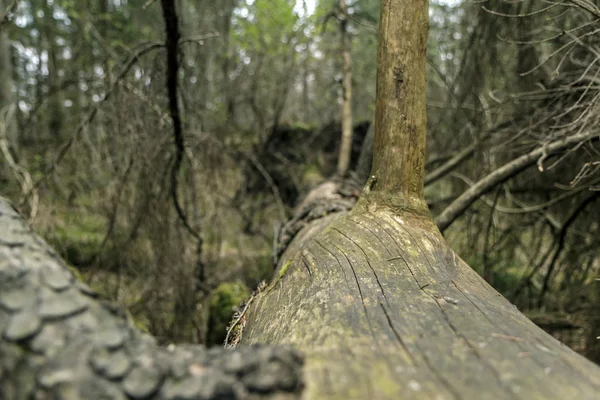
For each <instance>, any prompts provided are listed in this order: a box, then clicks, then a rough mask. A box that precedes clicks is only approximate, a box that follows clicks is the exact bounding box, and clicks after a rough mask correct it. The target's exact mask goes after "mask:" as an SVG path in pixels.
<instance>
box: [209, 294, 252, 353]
mask: <svg viewBox="0 0 600 400" xmlns="http://www.w3.org/2000/svg"><path fill="white" fill-rule="evenodd" d="M249 296H250V290H249V289H248V288H247V287H246V286H245V285H244V284H243V283H241V282H225V283H221V284H220V285H219V286H217V288H216V289H215V290H214V291H213V292H212V294H211V296H210V308H209V314H210V315H209V318H208V335H207V343H206V344H207V345H208V346H211V345H212V346H216V345H222V344H223V342H224V341H225V336H226V335H227V326H228V325H229V322H230V321H231V319H232V317H233V312H234V308H235V307H237V306H239V305H240V304H241V303H242V302H243V301H244V300H246V299H247V298H248V297H249Z"/></svg>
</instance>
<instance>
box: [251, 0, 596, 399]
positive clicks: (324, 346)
mask: <svg viewBox="0 0 600 400" xmlns="http://www.w3.org/2000/svg"><path fill="white" fill-rule="evenodd" d="M427 6H428V5H427V1H426V0H411V1H404V2H401V1H398V0H384V1H382V5H381V7H382V11H381V12H382V14H381V19H380V21H381V22H380V37H379V52H378V78H377V111H376V121H375V139H374V148H375V151H374V159H373V169H372V173H371V177H370V178H369V180H368V182H367V184H366V186H365V188H364V190H363V193H362V195H361V197H360V199H359V201H358V204H357V205H356V206H355V207H354V209H353V210H352V211H350V212H348V213H346V212H345V211H344V210H340V209H339V208H336V207H331V208H327V207H324V206H323V202H324V201H318V200H315V201H314V204H315V212H306V211H305V212H303V213H302V214H303V215H307V216H310V215H323V214H326V216H325V217H324V218H321V219H311V218H307V219H306V221H305V223H304V225H303V228H302V229H300V230H299V231H298V232H297V233H295V236H294V238H293V240H292V241H291V242H290V244H289V246H287V249H286V251H285V252H283V253H282V257H281V259H280V261H279V264H278V267H277V271H276V273H275V276H276V278H275V279H274V281H273V282H272V283H271V285H270V286H269V288H268V289H266V290H265V291H263V292H262V293H260V294H259V295H258V296H257V297H256V298H254V300H253V301H252V304H251V305H250V306H249V307H248V310H247V311H246V315H245V325H244V329H243V330H240V335H241V343H246V344H257V343H285V344H292V345H295V346H297V347H298V348H300V349H301V350H303V351H304V353H305V356H306V367H305V379H306V385H307V386H306V389H305V392H304V398H306V399H327V398H336V399H337V398H340V399H343V398H357V399H401V398H411V399H413V398H414V399H530V398H540V399H567V398H577V399H584V398H585V399H592V398H595V397H596V396H597V393H599V390H600V369H599V368H598V367H597V366H595V365H594V364H592V363H591V362H589V361H587V360H585V359H584V358H583V357H581V356H579V355H577V354H576V353H575V352H573V351H572V350H570V349H569V348H567V347H565V346H564V345H562V344H561V343H560V342H558V341H557V340H555V339H554V338H552V337H551V336H549V335H547V334H546V333H545V332H543V331H542V330H541V329H540V328H538V327H537V326H536V325H535V324H533V323H532V322H531V321H529V319H527V317H525V316H524V315H523V314H522V313H520V312H519V311H518V310H517V309H516V307H514V306H513V305H512V304H510V303H509V302H508V301H507V300H506V299H504V298H503V297H502V296H501V295H500V294H498V293H497V292H496V291H495V290H494V289H493V288H492V287H491V286H489V285H488V284H487V283H486V282H485V281H484V280H483V279H482V278H481V277H480V276H479V275H477V273H476V272H474V271H473V270H472V269H471V268H470V267H469V266H468V265H467V264H466V263H464V262H463V261H462V260H461V259H460V258H459V257H458V256H457V255H456V254H455V253H454V252H453V251H452V250H451V249H450V248H449V247H448V245H447V244H446V242H445V241H444V239H443V237H442V236H441V234H440V232H439V230H438V229H437V227H436V225H435V224H434V222H433V220H432V218H431V216H430V215H429V212H428V210H427V207H426V204H425V201H424V199H423V180H424V179H423V176H424V171H423V170H424V168H423V165H424V160H425V157H424V150H425V126H426V119H425V118H426V117H425V50H426V39H427V19H428V14H427V10H428V7H427ZM341 192H342V191H340V193H339V194H340V195H341ZM339 197H340V196H337V197H336V196H335V195H332V194H331V193H329V194H327V198H329V201H330V202H336V201H339ZM325 200H326V199H325ZM325 202H326V201H325ZM305 207H306V205H305ZM327 210H332V212H330V213H327Z"/></svg>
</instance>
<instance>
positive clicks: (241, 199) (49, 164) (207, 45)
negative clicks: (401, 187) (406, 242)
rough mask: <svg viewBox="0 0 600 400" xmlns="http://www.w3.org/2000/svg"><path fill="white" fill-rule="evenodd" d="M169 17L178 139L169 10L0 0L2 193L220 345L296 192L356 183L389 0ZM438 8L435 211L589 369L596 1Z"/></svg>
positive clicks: (162, 325) (127, 297)
mask: <svg viewBox="0 0 600 400" xmlns="http://www.w3.org/2000/svg"><path fill="white" fill-rule="evenodd" d="M177 7H178V11H179V22H180V30H181V38H180V40H179V49H180V64H181V68H180V71H179V72H180V73H179V76H178V79H177V85H176V90H177V94H178V97H179V99H180V108H179V109H180V112H181V115H180V117H181V121H182V139H183V140H182V142H181V143H179V144H181V146H180V145H179V144H178V143H175V144H174V143H173V134H172V130H173V128H172V125H171V124H172V119H171V114H170V111H169V96H168V89H169V82H168V79H167V78H166V49H165V45H164V28H163V25H164V22H163V17H162V14H161V10H160V7H159V4H157V3H156V2H153V1H145V0H134V1H132V0H84V1H81V0H80V1H75V0H35V1H34V0H32V1H27V0H20V1H11V0H0V150H1V151H2V164H1V167H0V193H2V195H5V196H8V197H9V198H11V199H12V200H13V202H14V204H15V206H16V207H17V208H18V209H19V210H20V211H21V212H22V213H23V214H24V215H25V216H26V217H28V218H29V222H30V223H31V224H32V226H33V227H34V228H35V229H36V231H37V232H39V233H40V234H42V236H44V237H45V239H46V240H47V241H48V242H49V243H50V244H51V245H52V246H54V247H55V248H56V249H57V250H58V251H59V252H60V254H61V255H62V256H63V257H64V258H65V259H66V260H67V262H68V263H69V264H70V265H71V267H72V269H73V270H74V271H77V273H78V274H79V275H80V276H81V278H82V279H83V280H85V281H86V282H88V283H89V284H90V285H91V286H92V287H93V288H94V289H96V290H98V291H99V292H101V293H103V295H104V296H106V297H107V298H110V299H112V300H113V301H115V302H117V303H118V304H119V305H122V306H124V307H125V308H126V309H127V310H128V313H129V314H130V316H131V318H132V319H133V320H134V321H135V323H136V324H137V326H138V327H140V328H142V329H144V330H146V331H149V332H151V333H152V334H154V335H155V336H156V337H157V338H159V340H161V341H162V342H181V341H186V342H197V343H204V344H208V345H219V344H221V343H222V342H223V340H224V337H225V334H226V326H227V324H228V322H229V321H230V319H231V316H232V313H233V310H234V309H235V307H236V306H237V305H239V304H240V303H241V302H242V301H243V300H244V299H245V298H246V297H247V296H248V295H249V294H250V293H251V291H252V290H253V289H255V288H256V287H257V286H258V285H259V284H260V283H261V282H262V281H263V280H269V278H270V277H271V275H272V273H273V268H274V260H273V253H274V250H275V248H276V247H277V242H278V240H279V239H280V237H279V236H280V235H279V233H280V232H281V228H282V226H283V224H284V223H285V221H286V220H288V219H289V218H290V217H291V216H292V213H293V210H294V207H295V206H297V205H298V204H299V203H300V202H301V201H302V198H303V195H305V194H306V193H307V192H308V190H309V189H310V188H312V187H314V186H315V185H316V184H318V183H319V182H321V181H323V180H324V179H325V178H327V177H330V176H332V175H334V174H336V173H337V174H341V175H343V176H347V175H350V176H352V172H349V171H352V170H353V169H354V168H355V167H356V165H357V163H358V159H359V155H360V151H361V148H362V147H363V142H364V139H365V136H366V135H367V132H368V130H369V125H370V122H371V121H372V119H373V112H374V107H375V72H376V51H377V50H376V48H377V43H376V42H377V24H378V16H379V2H378V1H375V0H355V1H346V0H335V1H334V0H318V1H317V0H314V1H308V0H306V1H301V0H298V1H296V0H293V1H290V0H272V1H268V2H267V1H259V0H254V1H252V0H223V1H213V0H179V1H178V2H177ZM429 14H430V33H429V42H428V56H427V60H428V63H427V112H428V137H427V162H426V172H427V175H426V178H425V183H426V199H427V202H428V204H429V207H430V210H431V212H432V214H433V215H434V217H436V221H437V222H438V226H440V228H441V230H442V231H443V232H444V235H445V237H446V238H447V240H448V241H449V243H450V244H451V245H452V247H453V249H454V250H455V251H456V252H457V253H458V254H459V255H460V256H461V257H462V258H464V259H465V260H466V261H467V262H468V264H469V265H471V266H472V267H473V268H474V269H475V270H476V271H477V272H479V273H480V274H481V275H482V276H483V277H484V278H485V279H486V280H487V281H488V282H489V283H491V284H492V285H493V286H494V287H495V288H496V289H497V290H498V291H499V292H501V293H502V294H503V295H504V296H506V297H507V298H508V299H509V300H511V301H512V302H513V303H514V304H516V305H517V306H518V307H519V308H520V309H521V310H523V311H525V312H526V313H527V314H528V315H529V316H530V317H531V318H532V319H533V320H534V322H536V323H538V324H539V325H540V326H542V327H543V328H544V329H546V330H547V331H549V332H550V333H552V334H553V335H555V336H556V337H558V338H559V339H560V340H562V341H564V342H566V343H567V344H568V345H570V346H571V347H573V348H574V349H575V350H577V351H579V352H581V353H582V354H584V355H586V356H588V357H589V358H591V359H592V360H595V361H596V362H598V361H599V360H600V349H599V344H598V342H600V341H598V340H597V337H598V335H599V334H600V333H599V332H600V329H599V326H600V281H599V280H598V279H599V277H600V273H599V270H600V258H599V256H598V255H599V252H598V249H599V248H600V232H599V230H600V212H599V211H598V199H599V198H600V191H599V189H600V174H599V173H598V172H599V171H600V153H599V151H598V139H599V137H600V136H599V135H600V128H599V127H600V124H599V116H600V100H599V97H600V76H599V75H600V67H599V65H598V60H599V59H600V46H599V44H600V10H599V9H598V7H597V6H595V5H594V4H593V3H592V2H590V1H588V0H573V1H565V2H548V1H539V0H538V1H499V0H493V1H487V2H483V3H482V2H451V3H449V2H437V1H432V2H431V3H430V11H429ZM344 137H345V138H349V137H351V141H350V142H349V143H350V144H351V145H350V146H346V147H345V146H344V140H343V138H344ZM561 140H562V141H563V142H564V141H565V140H566V141H567V143H566V145H564V144H562V145H561V146H558V145H559V144H561V143H563V142H561ZM347 143H348V142H347ZM557 146H558V150H555V149H556V148H557ZM344 154H346V155H347V162H346V164H347V165H344V162H342V159H343V156H344ZM340 155H342V156H340ZM523 160H525V161H523ZM511 163H512V164H511ZM505 165H512V166H513V168H512V169H509V171H506V170H505V169H503V166H505ZM465 195H468V196H467V197H469V196H470V197H469V198H470V199H471V200H473V201H470V202H469V201H467V202H466V203H465V200H464V199H465ZM467 203H468V204H467Z"/></svg>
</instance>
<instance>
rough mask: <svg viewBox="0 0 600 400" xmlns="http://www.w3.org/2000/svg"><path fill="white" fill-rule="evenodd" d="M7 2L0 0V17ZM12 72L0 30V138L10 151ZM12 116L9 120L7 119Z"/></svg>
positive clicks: (14, 138)
mask: <svg viewBox="0 0 600 400" xmlns="http://www.w3.org/2000/svg"><path fill="white" fill-rule="evenodd" d="M7 7H8V2H6V1H5V0H0V15H2V16H3V15H4V13H5V12H6V9H7ZM12 84H13V72H12V57H11V51H10V41H9V38H8V33H7V30H6V29H0V129H2V130H4V132H0V138H1V137H2V136H3V135H6V139H7V140H8V144H9V146H10V147H11V148H12V149H16V148H17V136H16V135H17V129H16V114H15V113H10V112H9V107H11V106H13V104H14V96H13V92H12V89H13V88H12ZM10 114H12V118H11V119H7V118H8V117H9V116H10ZM0 157H1V156H0Z"/></svg>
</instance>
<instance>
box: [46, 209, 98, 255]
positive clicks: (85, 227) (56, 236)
mask: <svg viewBox="0 0 600 400" xmlns="http://www.w3.org/2000/svg"><path fill="white" fill-rule="evenodd" d="M105 231H106V220H105V219H104V218H103V217H101V216H98V215H93V214H88V213H83V212H81V213H78V212H69V213H64V214H63V215H58V220H57V221H56V223H55V224H54V227H53V230H52V231H50V232H48V233H47V234H46V235H45V236H46V237H47V239H48V242H50V244H51V245H52V246H53V247H55V248H56V249H57V250H58V251H59V252H60V254H61V256H62V257H63V258H64V259H65V260H66V261H67V262H68V263H69V264H72V265H74V266H80V265H82V264H85V263H86V262H87V261H89V260H90V259H91V258H92V257H93V256H94V255H95V254H96V253H97V252H98V250H99V249H100V244H101V243H102V240H104V235H105Z"/></svg>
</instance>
